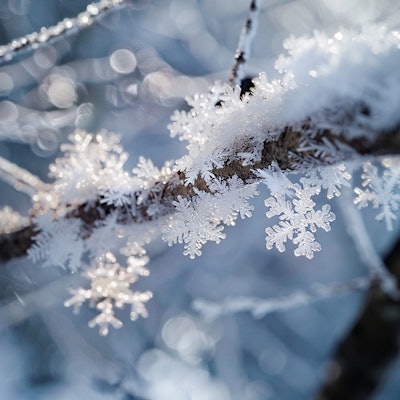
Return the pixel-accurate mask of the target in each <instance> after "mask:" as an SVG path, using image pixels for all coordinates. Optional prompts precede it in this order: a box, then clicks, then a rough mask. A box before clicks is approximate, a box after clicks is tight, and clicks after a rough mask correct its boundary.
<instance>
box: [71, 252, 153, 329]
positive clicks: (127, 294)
mask: <svg viewBox="0 0 400 400" xmlns="http://www.w3.org/2000/svg"><path fill="white" fill-rule="evenodd" d="M147 262H148V259H147V257H133V256H131V257H129V258H128V266H127V267H126V268H125V267H122V266H121V265H120V264H119V263H118V262H117V260H116V258H115V257H114V255H113V254H112V253H110V252H108V253H106V254H105V255H104V256H103V257H100V259H99V262H98V264H97V265H95V266H94V267H93V268H91V269H90V270H88V271H87V273H86V277H87V278H88V279H89V280H90V289H83V288H78V289H72V290H71V294H72V295H73V296H72V297H71V298H70V299H69V300H67V301H66V302H65V303H64V304H65V306H66V307H71V306H73V308H74V312H75V313H78V312H79V309H80V307H81V306H82V304H83V303H84V302H86V301H89V306H90V307H91V308H96V309H97V310H98V311H99V314H98V315H97V316H96V317H95V318H93V319H92V320H90V321H89V327H91V328H93V327H95V326H99V330H100V334H101V335H103V336H104V335H107V334H108V332H109V326H110V325H111V326H112V327H114V328H115V329H119V328H121V326H122V325H123V324H122V322H121V321H120V320H119V319H118V318H117V317H116V316H115V311H116V309H121V308H123V307H124V306H125V305H126V304H129V305H130V306H131V311H130V317H131V319H132V320H136V319H137V318H138V317H139V316H142V317H144V318H146V317H147V316H148V313H147V310H146V307H145V305H144V304H145V303H146V302H147V301H149V300H150V299H151V298H152V293H151V292H149V291H146V292H136V291H132V290H131V285H132V284H133V283H135V282H136V281H137V280H138V278H139V277H140V276H147V275H148V274H149V271H148V270H147V269H146V268H145V267H144V265H146V264H147Z"/></svg>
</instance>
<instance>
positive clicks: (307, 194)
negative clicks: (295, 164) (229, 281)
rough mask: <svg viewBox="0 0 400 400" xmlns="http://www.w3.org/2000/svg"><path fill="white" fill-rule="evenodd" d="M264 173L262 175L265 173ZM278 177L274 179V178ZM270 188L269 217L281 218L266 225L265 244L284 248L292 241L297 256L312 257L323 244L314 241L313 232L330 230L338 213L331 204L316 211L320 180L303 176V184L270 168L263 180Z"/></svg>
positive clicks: (279, 248) (281, 249) (280, 248)
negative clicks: (331, 209) (276, 222)
mask: <svg viewBox="0 0 400 400" xmlns="http://www.w3.org/2000/svg"><path fill="white" fill-rule="evenodd" d="M265 174H266V173H265V172H261V173H260V176H263V175H265ZM274 176H275V181H274V180H273V177H274ZM264 183H265V184H267V185H268V186H269V187H270V190H271V193H272V195H271V197H269V198H268V199H267V200H265V205H266V207H267V208H268V211H267V217H269V218H272V217H275V216H277V217H279V220H280V222H279V223H278V224H276V225H273V226H272V227H268V228H266V230H265V232H266V234H267V236H266V247H267V249H272V248H273V247H274V246H275V247H276V248H277V249H278V250H279V251H280V252H283V251H285V249H286V247H285V243H286V242H287V241H288V240H291V241H292V242H293V244H295V245H297V248H296V249H295V251H294V254H295V255H296V256H306V257H307V258H309V259H311V258H313V257H314V253H315V252H316V251H320V250H321V245H320V244H319V243H318V242H316V241H315V236H314V233H315V232H316V230H317V228H322V229H323V230H325V231H326V232H327V231H330V229H331V226H330V223H331V222H332V221H334V220H335V214H334V213H333V212H331V211H330V206H329V205H328V204H325V205H323V206H322V208H321V209H320V210H315V209H314V206H315V202H314V201H313V199H312V198H313V197H314V196H316V195H318V194H319V193H320V191H321V187H322V185H321V183H320V181H319V180H318V179H314V180H312V179H310V178H302V179H300V183H292V182H291V181H290V180H289V179H288V178H287V176H285V174H283V173H282V171H279V170H278V171H270V176H269V177H268V178H266V179H264Z"/></svg>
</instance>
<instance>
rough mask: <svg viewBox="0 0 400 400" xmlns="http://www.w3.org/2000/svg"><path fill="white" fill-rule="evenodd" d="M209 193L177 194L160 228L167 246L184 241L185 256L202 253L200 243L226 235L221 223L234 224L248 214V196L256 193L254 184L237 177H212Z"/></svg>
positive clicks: (250, 208) (219, 238) (249, 212)
mask: <svg viewBox="0 0 400 400" xmlns="http://www.w3.org/2000/svg"><path fill="white" fill-rule="evenodd" d="M210 190H211V191H212V192H205V191H201V190H195V193H196V195H195V196H193V197H192V198H191V199H187V198H185V197H182V196H178V200H177V201H175V202H174V203H173V204H174V206H175V208H176V212H175V213H174V214H173V215H172V216H170V217H169V219H168V221H167V222H166V224H165V225H164V228H163V239H164V240H165V241H166V242H168V244H169V245H172V244H173V243H185V246H184V247H185V251H184V253H183V254H184V255H188V256H189V257H190V258H195V257H196V256H200V255H201V248H202V246H203V245H204V244H205V243H206V242H208V241H213V242H215V243H219V242H220V241H221V240H222V239H224V238H225V236H226V235H225V234H224V233H223V232H222V231H223V229H224V227H223V225H222V224H227V225H234V223H235V220H236V219H237V217H238V216H239V215H240V217H241V218H246V217H250V216H251V211H252V209H253V207H252V206H250V205H249V203H248V199H250V198H251V197H253V196H254V195H255V194H257V192H256V184H246V185H245V184H244V182H243V181H242V180H241V179H239V178H238V177H237V176H234V177H232V178H230V179H228V180H227V182H223V181H219V180H215V181H214V182H213V184H212V185H210Z"/></svg>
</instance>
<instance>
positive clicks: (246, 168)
mask: <svg viewBox="0 0 400 400" xmlns="http://www.w3.org/2000/svg"><path fill="white" fill-rule="evenodd" d="M308 126H309V122H305V123H303V124H301V127H300V129H293V128H291V127H286V128H285V129H284V130H283V132H282V133H281V134H279V135H278V136H277V139H276V140H266V141H265V142H264V143H263V149H262V156H261V160H259V161H258V162H255V163H254V164H248V165H243V164H242V163H241V162H240V161H239V160H234V161H229V160H230V159H232V158H234V155H232V154H231V155H228V157H226V158H227V161H225V162H224V165H223V166H222V167H220V168H213V169H212V170H211V174H212V175H214V176H215V177H217V178H219V179H220V180H221V181H227V180H229V179H231V178H233V177H234V176H237V177H238V178H240V179H241V180H242V181H243V182H245V183H249V184H252V183H254V182H255V181H259V180H260V177H259V174H257V172H256V171H257V170H262V169H268V168H271V166H272V165H276V166H278V167H279V168H280V169H281V170H282V171H296V170H297V169H298V160H302V159H304V160H307V162H311V161H312V163H311V164H310V165H311V168H313V167H315V166H316V165H318V166H322V165H333V164H334V163H335V162H339V163H341V162H343V161H351V160H352V158H356V157H358V156H359V155H366V154H368V155H382V154H387V155H396V154H398V152H399V150H400V147H399V144H400V132H399V130H398V129H397V128H396V129H394V130H392V131H391V132H377V133H376V141H375V142H368V141H367V140H363V139H356V140H352V141H347V142H346V137H345V136H344V135H340V136H338V135H334V134H333V133H332V132H330V131H327V130H323V129H321V130H318V132H317V134H316V135H314V137H313V141H314V143H316V144H318V145H324V146H326V148H328V149H329V147H330V149H331V151H335V152H337V154H336V155H335V158H336V160H337V161H336V160H335V158H334V157H333V155H332V154H331V153H329V152H327V151H326V152H321V151H319V148H318V147H317V146H316V147H315V148H314V149H313V148H310V149H309V150H307V151H302V149H300V150H299V147H300V143H301V141H302V140H304V138H305V137H307V130H308ZM343 130H345V127H343ZM266 136H267V135H266ZM246 146H247V144H244V146H243V147H244V148H245V147H246ZM341 149H343V151H340V150H341ZM185 181H186V176H185V173H184V172H182V171H177V172H173V173H171V174H170V176H168V177H167V176H166V180H165V181H156V182H155V183H154V186H153V187H151V188H148V191H149V194H150V195H149V196H148V197H147V199H146V201H145V202H143V201H142V195H143V190H138V191H135V192H131V193H128V196H129V201H127V202H126V203H125V204H124V205H123V206H121V205H120V204H114V203H112V202H108V201H107V202H105V201H104V197H101V196H98V197H97V198H96V199H95V200H91V201H88V202H83V203H82V204H80V205H78V206H76V207H75V208H71V209H68V210H67V211H66V213H65V216H66V218H77V219H80V220H81V221H82V222H83V224H84V229H83V231H82V239H84V238H87V237H88V236H89V235H90V232H91V231H92V230H93V229H94V228H95V226H96V223H98V222H100V221H102V220H105V219H106V218H107V216H109V215H110V214H111V213H113V212H114V211H115V212H117V213H118V221H119V222H120V223H140V222H143V221H149V220H153V219H156V218H158V217H159V216H163V215H165V214H166V213H170V212H173V210H174V207H173V202H176V201H177V199H178V197H179V196H180V197H181V198H187V199H191V198H192V197H193V196H195V195H196V191H198V190H201V191H205V192H207V193H214V194H215V193H216V191H214V192H212V190H211V189H210V188H209V185H208V183H207V182H206V180H205V179H204V178H203V177H201V176H198V177H197V178H196V179H195V180H194V182H193V183H185ZM156 194H157V195H156ZM155 205H159V206H160V210H162V211H161V212H160V213H156V214H153V213H151V212H149V209H151V208H152V207H153V206H155ZM133 209H134V210H135V212H134V213H133V212H132V210H133ZM34 212H36V211H34ZM35 235H37V229H36V228H35V225H34V224H31V225H30V226H27V227H23V228H21V229H19V230H15V231H14V232H7V233H3V234H2V235H1V236H0V248H1V252H0V259H1V260H3V261H6V260H8V259H10V258H13V257H18V256H22V255H24V254H26V252H27V250H28V249H29V248H30V247H31V245H32V243H33V236H35Z"/></svg>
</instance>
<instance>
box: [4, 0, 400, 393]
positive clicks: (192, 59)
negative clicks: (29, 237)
mask: <svg viewBox="0 0 400 400" xmlns="http://www.w3.org/2000/svg"><path fill="white" fill-rule="evenodd" d="M89 3H90V2H89V1H83V0H1V2H0V44H6V43H8V42H10V41H12V40H13V39H14V38H17V37H20V36H22V35H25V34H28V33H30V32H33V31H39V30H40V28H41V27H42V26H51V25H54V24H56V23H57V22H58V21H60V20H63V19H64V18H70V17H73V16H75V15H77V14H78V13H80V12H82V11H84V10H85V8H86V6H87V5H88V4H89ZM260 3H261V4H260V17H259V29H258V33H257V35H256V37H255V39H254V43H253V47H252V57H251V59H250V60H249V62H248V64H247V65H246V73H247V74H248V75H249V76H255V75H257V74H258V73H259V72H262V71H265V72H266V73H267V76H268V77H269V78H271V79H272V78H274V77H277V73H276V72H275V70H274V60H275V59H276V58H277V56H278V55H279V54H281V53H282V52H284V47H283V41H284V39H285V38H287V37H288V36H290V35H307V34H308V35H309V34H312V33H313V32H314V31H315V30H320V31H323V32H327V33H330V34H333V33H335V32H337V31H339V30H340V29H342V28H354V29H357V30H359V29H362V26H364V25H365V24H368V23H379V24H384V25H386V26H388V27H389V28H390V29H397V28H399V25H400V9H399V7H398V5H397V4H396V2H393V1H391V0H375V1H373V0H314V1H312V0H303V1H301V0H287V1H285V0H264V1H261V2H260ZM247 10H248V1H245V0H219V1H211V0H203V1H201V0H198V1H195V0H171V1H164V0H138V1H127V2H126V4H125V5H124V6H122V7H120V8H119V9H118V10H114V11H110V12H108V13H107V14H106V15H104V16H103V17H102V18H100V19H98V20H96V21H95V22H94V23H93V24H92V25H91V26H89V27H86V28H80V29H78V28H76V29H72V30H71V31H70V32H69V33H68V34H65V35H64V36H62V37H60V38H57V39H55V40H52V41H50V42H48V43H44V44H42V45H40V46H39V47H38V48H37V49H26V50H23V51H20V52H18V53H16V54H14V55H13V57H12V59H10V60H8V59H4V58H3V59H0V155H1V156H2V157H5V158H7V159H9V160H11V161H13V162H15V163H17V164H18V165H20V166H22V167H24V168H26V169H28V170H29V171H31V172H32V173H34V174H37V175H39V176H40V177H41V178H42V179H43V180H45V181H49V179H48V178H47V168H48V165H49V163H51V162H52V161H53V160H54V159H55V157H57V155H58V154H59V153H58V152H59V145H60V143H62V142H64V141H66V140H67V137H68V134H69V133H71V132H73V130H74V129H75V128H76V127H79V128H82V129H87V130H89V131H93V132H96V131H98V130H100V129H107V130H110V131H113V132H118V133H119V134H121V138H122V143H123V145H124V147H125V149H126V151H127V152H128V153H129V154H130V158H129V160H128V162H127V167H128V168H133V167H134V166H135V165H136V163H137V161H138V157H139V156H141V155H143V156H145V157H147V158H151V159H152V160H153V161H154V162H155V164H157V165H158V166H161V165H162V164H163V163H164V161H165V160H170V159H176V158H178V157H180V156H182V155H183V154H184V152H185V147H184V144H183V143H181V142H179V141H178V140H174V139H171V138H170V137H169V135H168V129H167V125H168V123H169V118H170V115H171V114H172V112H173V111H174V110H175V109H185V108H186V105H185V101H184V98H185V96H192V95H194V94H195V93H196V92H205V91H206V90H207V88H208V87H209V85H210V84H212V83H214V82H215V81H216V80H218V81H222V82H223V81H226V80H227V79H228V77H229V74H230V68H231V66H232V63H233V56H234V51H235V47H236V44H237V41H238V37H239V34H240V30H241V28H242V26H243V23H244V20H245V17H246V14H247ZM0 185H1V186H0V205H9V206H12V207H13V208H14V209H16V210H18V211H19V212H20V213H22V214H23V215H27V213H28V209H29V205H30V201H29V198H28V196H26V195H24V194H21V193H19V192H16V191H15V190H14V189H13V188H12V187H10V186H7V185H6V184H4V183H3V182H0ZM263 190H264V189H262V188H261V194H260V196H259V197H258V198H256V199H255V200H254V201H253V204H254V207H255V212H254V216H253V218H251V219H249V220H245V221H239V222H238V223H237V225H236V226H235V227H233V228H226V232H227V239H226V240H224V241H223V243H221V244H219V245H214V244H212V245H206V246H205V248H204V252H203V253H204V254H203V256H202V257H200V258H198V259H196V260H194V261H192V260H189V259H188V258H185V257H184V256H183V255H182V248H181V247H180V246H175V247H172V248H168V247H167V246H166V245H165V243H162V242H161V241H159V242H155V243H153V244H152V245H151V246H150V248H149V249H148V251H149V256H150V259H151V261H150V264H149V268H150V271H151V276H150V277H148V278H145V279H142V280H141V282H140V284H139V286H140V287H141V288H143V289H146V290H152V291H153V293H154V297H153V299H152V300H151V301H150V302H149V303H148V310H149V314H150V315H149V317H148V318H147V319H140V320H138V321H136V322H131V321H129V318H128V315H127V314H126V315H125V321H126V322H125V324H124V326H123V328H121V329H120V330H118V331H112V332H111V333H110V334H109V335H108V336H106V337H101V336H99V335H98V333H97V330H95V329H90V328H89V327H88V326H87V321H88V320H89V319H91V318H92V317H93V316H94V311H93V310H91V309H88V308H85V307H83V309H82V311H81V313H80V314H79V315H78V316H76V315H73V314H72V312H71V310H69V309H65V308H64V306H63V302H64V300H65V299H67V298H68V296H69V293H68V288H69V287H71V286H74V285H78V284H79V283H81V278H80V277H79V276H75V275H69V274H67V273H66V272H65V271H61V270H57V269H52V268H42V267H41V266H40V265H39V264H32V263H31V262H30V261H28V260H26V259H18V260H13V261H11V262H9V263H7V264H4V265H1V268H0V299H1V302H0V397H1V398H2V399H10V400H13V399H16V400H20V399H38V400H39V399H40V400H42V399H57V400H59V399H60V400H64V399H65V400H72V399H82V398H86V399H121V400H122V399H123V400H128V399H137V400H145V399H146V400H170V399H174V400H239V399H240V400H268V399H276V400H286V399H287V400H291V399H309V398H312V394H313V393H314V392H315V390H317V389H318V387H319V386H320V385H321V383H322V381H323V377H324V371H325V369H326V368H327V366H328V365H329V359H330V355H331V354H332V351H333V350H334V348H335V345H336V344H337V343H338V340H340V338H341V337H342V336H343V335H344V334H345V332H346V331H347V329H348V328H349V327H350V326H351V323H352V321H353V320H354V318H355V317H356V316H357V314H358V312H359V310H360V307H361V306H362V304H363V300H364V294H363V293H362V292H358V293H353V294H350V295H347V296H344V297H341V298H332V299H326V300H321V301H318V302H315V303H312V304H310V305H305V306H299V307H295V308H293V309H291V310H288V311H282V312H276V313H271V314H269V315H267V316H265V317H263V318H260V319H255V318H254V317H253V316H252V315H251V313H249V312H240V313H233V314H230V315H224V316H221V317H219V318H217V319H216V320H214V321H208V320H207V319H205V318H204V317H203V316H202V315H201V314H199V313H198V312H197V311H196V310H194V309H193V301H195V300H198V299H202V300H208V301H214V302H222V301H224V300H225V299H226V298H232V297H234V298H237V297H241V296H248V297H258V298H263V299H268V298H275V297H281V296H285V295H289V294H291V293H293V292H294V291H296V290H305V289H307V288H309V287H310V286H311V285H313V284H315V283H323V284H330V283H337V282H346V281H348V280H349V279H351V278H354V277H360V276H365V275H366V274H367V273H368V272H367V268H366V266H365V265H363V263H362V261H360V260H361V259H360V255H359V253H358V252H357V249H356V246H355V244H354V240H353V239H354V238H353V237H352V235H350V234H349V232H348V231H349V229H348V228H349V223H348V221H347V217H346V212H344V210H346V209H348V208H349V207H353V206H352V204H351V196H352V194H351V191H349V192H348V193H345V194H344V196H343V198H342V199H339V200H337V201H334V202H333V203H332V207H333V209H334V211H335V213H336V215H337V221H336V222H335V223H334V224H333V230H332V231H331V232H329V233H320V234H319V236H318V239H319V241H320V242H321V244H322V251H321V252H320V253H319V254H317V255H316V257H315V258H314V259H313V260H312V261H308V260H304V259H299V258H296V257H294V256H293V254H292V249H290V248H289V249H288V251H287V252H286V253H284V254H281V253H278V252H277V251H267V250H266V249H265V241H264V229H265V227H266V225H267V223H268V221H267V219H266V217H265V208H264V205H263V200H264V199H265V198H266V196H267V195H268V193H266V192H265V191H264V192H263ZM361 217H362V218H363V221H364V223H365V225H366V229H367V230H368V232H369V234H370V239H371V243H372V245H373V247H374V249H375V250H376V252H377V253H378V254H384V253H385V252H386V251H387V250H388V249H389V248H390V246H391V243H392V242H393V241H394V239H396V236H397V233H398V231H399V226H398V225H396V226H395V230H394V231H393V232H386V231H385V228H384V227H383V226H382V225H381V224H379V223H377V222H375V221H374V219H373V213H372V212H371V211H363V212H362V214H361ZM399 375H400V360H399V361H398V362H397V364H395V365H394V366H393V368H392V370H391V372H390V374H389V375H388V377H387V379H386V380H385V381H384V382H382V385H381V387H380V388H379V391H378V393H377V394H376V396H375V399H378V400H385V399H397V398H399V396H400V379H399Z"/></svg>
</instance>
